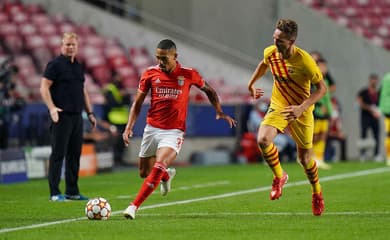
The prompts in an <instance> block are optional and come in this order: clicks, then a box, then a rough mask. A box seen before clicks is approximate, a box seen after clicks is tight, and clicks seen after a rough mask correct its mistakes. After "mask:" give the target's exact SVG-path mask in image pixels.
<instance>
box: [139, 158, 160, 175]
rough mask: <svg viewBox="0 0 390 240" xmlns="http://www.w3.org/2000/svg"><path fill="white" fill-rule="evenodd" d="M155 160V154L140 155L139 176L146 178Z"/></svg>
mask: <svg viewBox="0 0 390 240" xmlns="http://www.w3.org/2000/svg"><path fill="white" fill-rule="evenodd" d="M155 162H156V156H152V157H140V158H139V160H138V170H139V176H140V177H141V178H146V177H147V176H148V175H149V173H150V171H152V168H153V166H154V163H155Z"/></svg>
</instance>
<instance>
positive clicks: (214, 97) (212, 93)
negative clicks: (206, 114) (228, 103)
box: [201, 82, 222, 111]
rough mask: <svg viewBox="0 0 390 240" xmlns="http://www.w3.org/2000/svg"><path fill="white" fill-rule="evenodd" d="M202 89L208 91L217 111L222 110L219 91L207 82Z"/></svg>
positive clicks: (207, 93)
mask: <svg viewBox="0 0 390 240" xmlns="http://www.w3.org/2000/svg"><path fill="white" fill-rule="evenodd" d="M201 90H202V91H203V92H204V93H206V95H207V98H208V99H209V101H210V103H211V105H213V106H214V107H215V108H216V109H217V111H219V110H221V111H222V109H220V107H221V106H220V102H219V98H218V94H217V92H216V91H215V90H214V88H212V87H211V86H210V85H209V84H208V83H207V82H205V85H204V87H202V88H201Z"/></svg>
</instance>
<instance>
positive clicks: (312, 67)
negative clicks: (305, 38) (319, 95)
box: [303, 54, 323, 84]
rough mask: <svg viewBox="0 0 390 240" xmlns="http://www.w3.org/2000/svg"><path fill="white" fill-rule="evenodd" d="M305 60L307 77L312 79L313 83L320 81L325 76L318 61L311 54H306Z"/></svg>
mask: <svg viewBox="0 0 390 240" xmlns="http://www.w3.org/2000/svg"><path fill="white" fill-rule="evenodd" d="M303 60H304V64H305V65H306V71H307V72H306V74H307V77H308V78H309V79H310V81H311V83H312V84H316V83H319V82H320V81H321V80H322V79H323V76H322V72H321V70H320V68H319V67H318V65H317V63H316V62H315V61H314V59H313V58H312V57H311V56H310V55H309V54H306V55H305V56H304V58H303Z"/></svg>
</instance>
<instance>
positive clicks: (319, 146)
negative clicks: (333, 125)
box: [313, 119, 331, 170]
mask: <svg viewBox="0 0 390 240" xmlns="http://www.w3.org/2000/svg"><path fill="white" fill-rule="evenodd" d="M328 127H329V121H328V120H325V119H316V120H314V134H313V158H314V160H315V161H316V162H317V165H318V168H321V169H325V170H328V169H330V168H331V166H330V165H329V164H327V163H325V161H324V155H325V147H326V136H327V133H328Z"/></svg>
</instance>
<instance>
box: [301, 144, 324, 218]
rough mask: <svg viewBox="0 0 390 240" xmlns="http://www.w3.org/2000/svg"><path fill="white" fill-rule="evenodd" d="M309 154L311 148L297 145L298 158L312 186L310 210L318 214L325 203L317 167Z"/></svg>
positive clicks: (322, 209)
mask: <svg viewBox="0 0 390 240" xmlns="http://www.w3.org/2000/svg"><path fill="white" fill-rule="evenodd" d="M311 155H312V154H311V149H304V148H300V147H298V158H299V160H300V162H301V164H302V166H303V168H304V170H305V173H306V176H307V178H308V179H309V182H310V184H311V187H312V211H313V214H314V215H316V216H319V215H321V214H322V212H323V211H324V209H325V203H324V199H323V197H322V189H321V185H320V181H319V177H318V168H317V165H316V162H315V161H314V160H313V159H312V158H311Z"/></svg>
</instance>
